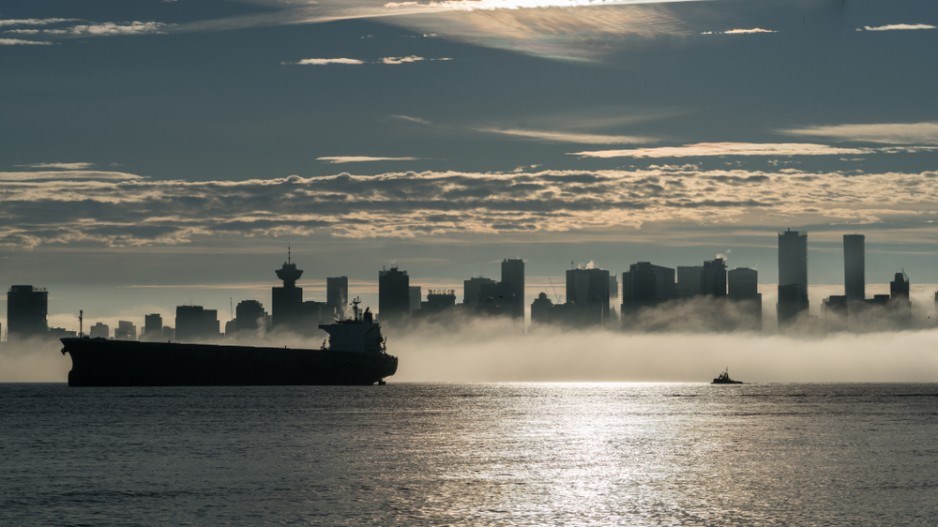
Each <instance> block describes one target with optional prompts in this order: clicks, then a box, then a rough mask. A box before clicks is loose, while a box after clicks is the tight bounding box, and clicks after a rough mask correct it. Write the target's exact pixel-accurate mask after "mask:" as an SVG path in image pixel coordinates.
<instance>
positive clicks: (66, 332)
mask: <svg viewBox="0 0 938 527" xmlns="http://www.w3.org/2000/svg"><path fill="white" fill-rule="evenodd" d="M47 335H48V336H50V337H52V338H56V339H64V338H70V337H77V336H78V333H76V332H75V331H72V330H70V329H65V328H49V332H48V333H47Z"/></svg>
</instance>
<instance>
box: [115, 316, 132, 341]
mask: <svg viewBox="0 0 938 527" xmlns="http://www.w3.org/2000/svg"><path fill="white" fill-rule="evenodd" d="M114 340H137V326H136V325H134V323H133V322H131V321H129V320H118V321H117V327H116V328H115V329H114Z"/></svg>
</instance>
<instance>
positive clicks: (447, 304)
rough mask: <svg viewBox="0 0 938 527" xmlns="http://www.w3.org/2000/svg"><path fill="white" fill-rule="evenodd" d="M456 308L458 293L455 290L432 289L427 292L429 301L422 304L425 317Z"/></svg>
mask: <svg viewBox="0 0 938 527" xmlns="http://www.w3.org/2000/svg"><path fill="white" fill-rule="evenodd" d="M454 307H456V291H454V290H453V289H431V290H429V291H428V292H427V301H426V302H422V303H421V305H420V311H421V312H422V314H424V315H428V314H434V313H442V312H443V311H446V310H447V309H450V308H454Z"/></svg>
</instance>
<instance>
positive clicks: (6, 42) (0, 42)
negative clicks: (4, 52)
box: [0, 38, 52, 46]
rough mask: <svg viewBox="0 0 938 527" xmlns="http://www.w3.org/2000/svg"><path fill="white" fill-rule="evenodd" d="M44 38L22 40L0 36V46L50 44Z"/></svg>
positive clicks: (50, 43)
mask: <svg viewBox="0 0 938 527" xmlns="http://www.w3.org/2000/svg"><path fill="white" fill-rule="evenodd" d="M51 45H52V42H48V41H45V40H24V39H21V38H0V46H51Z"/></svg>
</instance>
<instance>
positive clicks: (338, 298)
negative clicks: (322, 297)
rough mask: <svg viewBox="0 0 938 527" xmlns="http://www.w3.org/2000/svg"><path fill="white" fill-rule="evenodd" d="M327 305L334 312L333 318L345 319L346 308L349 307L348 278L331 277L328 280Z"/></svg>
mask: <svg viewBox="0 0 938 527" xmlns="http://www.w3.org/2000/svg"><path fill="white" fill-rule="evenodd" d="M326 304H327V305H328V306H329V309H330V310H331V311H332V316H335V317H338V318H339V319H343V318H345V308H346V307H348V277H347V276H330V277H329V278H326Z"/></svg>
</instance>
